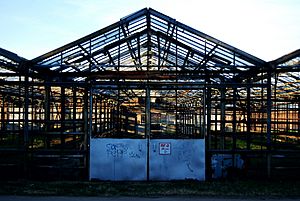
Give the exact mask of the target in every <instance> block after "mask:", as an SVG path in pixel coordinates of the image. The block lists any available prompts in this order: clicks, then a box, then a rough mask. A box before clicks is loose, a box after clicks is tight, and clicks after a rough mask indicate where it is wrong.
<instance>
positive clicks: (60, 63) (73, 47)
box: [31, 8, 266, 83]
mask: <svg viewBox="0 0 300 201" xmlns="http://www.w3.org/2000/svg"><path fill="white" fill-rule="evenodd" d="M31 62H33V65H34V66H35V67H36V69H37V70H38V69H40V70H42V69H44V70H45V69H51V71H52V72H55V74H56V75H58V74H68V76H70V77H73V80H78V81H80V80H85V79H86V78H89V79H96V78H97V79H99V78H100V79H101V78H120V79H122V78H121V76H125V75H126V77H125V78H126V79H136V78H137V77H139V78H142V79H143V77H144V78H145V79H149V76H150V78H151V76H152V78H158V79H165V78H166V77H164V76H162V75H161V73H162V72H163V73H167V74H168V73H169V74H168V75H169V77H168V78H170V79H171V78H172V76H170V74H171V75H173V74H172V73H175V72H176V79H177V78H178V77H177V76H178V74H185V78H186V75H195V74H196V75H197V77H198V78H200V77H201V76H200V77H199V76H198V75H200V74H202V75H203V76H204V74H203V73H204V72H209V73H210V74H211V75H212V79H213V80H211V81H212V82H216V83H219V82H220V80H223V81H224V80H227V81H228V80H231V79H234V78H239V79H241V77H244V76H246V75H247V76H249V74H248V72H249V71H251V73H253V72H255V71H256V70H254V69H253V68H255V69H260V68H261V67H264V66H265V65H266V62H265V61H263V60H261V59H259V58H257V57H254V56H252V55H250V54H248V53H246V52H244V51H241V50H239V49H237V48H235V47H233V46H230V45H228V44H226V43H223V42H221V41H219V40H217V39H215V38H213V37H211V36H209V35H207V34H204V33H202V32H200V31H198V30H195V29H193V28H191V27H189V26H187V25H184V24H182V23H180V22H178V21H176V20H175V19H173V18H170V17H168V16H166V15H164V14H162V13H159V12H157V11H155V10H153V9H151V8H144V9H142V10H140V11H138V12H135V13H133V14H131V15H129V16H126V17H124V18H122V19H121V20H120V21H119V22H116V23H114V24H112V25H110V26H108V27H105V28H103V29H101V30H99V31H96V32H94V33H92V34H90V35H87V36H85V37H83V38H81V39H79V40H76V41H74V42H71V43H69V44H67V45H65V46H63V47H60V48H58V49H56V50H53V51H51V52H49V53H46V54H44V55H41V56H39V57H37V58H35V59H33V60H32V61H31ZM104 71H106V72H104ZM120 71H126V74H125V75H124V73H123V74H120ZM138 71H139V72H138ZM78 72H80V77H78ZM145 72H147V75H145ZM255 75H256V74H253V76H255ZM214 76H215V77H216V78H215V79H214V78H213V77H214ZM70 77H69V78H70ZM173 78H174V76H173Z"/></svg>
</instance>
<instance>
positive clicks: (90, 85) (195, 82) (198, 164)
mask: <svg viewBox="0 0 300 201" xmlns="http://www.w3.org/2000/svg"><path fill="white" fill-rule="evenodd" d="M299 65H300V50H296V51H294V52H292V53H290V54H287V55H284V56H282V57H280V58H278V59H276V60H273V61H270V62H266V61H264V60H262V59H259V58H257V57H255V56H252V55H250V54H248V53H246V52H244V51H242V50H239V49H237V48H235V47H233V46H231V45H228V44H226V43H224V42H221V41H219V40H217V39H215V38H213V37H211V36H209V35H207V34H204V33H202V32H200V31H198V30H195V29H193V28H191V27H189V26H187V25H184V24H182V23H180V22H178V21H176V20H175V19H173V18H170V17H168V16H166V15H164V14H162V13H159V12H157V11H155V10H153V9H151V8H145V9H142V10H140V11H138V12H136V13H133V14H131V15H129V16H127V17H124V18H122V19H121V20H120V21H119V22H116V23H114V24H112V25H110V26H108V27H106V28H103V29H101V30H99V31H96V32H94V33H92V34H90V35H87V36H85V37H83V38H81V39H79V40H76V41H74V42H71V43H69V44H67V45H65V46H63V47H60V48H58V49H55V50H53V51H51V52H49V53H46V54H44V55H41V56H39V57H37V58H35V59H32V60H27V59H24V58H22V57H20V56H18V55H16V54H14V53H12V52H10V51H7V50H4V49H0V69H1V70H0V74H1V80H0V82H1V86H0V149H1V152H0V172H1V173H0V174H1V178H2V179H12V178H17V179H18V178H28V179H57V180H59V179H72V180H74V179H75V180H85V179H103V180H170V179H198V180H204V179H209V178H214V177H223V176H225V175H226V176H228V177H237V176H238V177H258V178H259V177H269V178H270V177H280V176H282V177H285V178H286V177H288V176H290V177H291V178H299V176H300V171H299V170H300V164H299V162H298V160H299V159H300V143H299V139H300V136H299V131H300V98H299V97H300V96H299V95H300V92H299V86H300V82H299V80H300V79H299V78H300V68H299V67H300V66H299ZM195 143H196V144H195ZM197 143H199V144H197ZM156 151H157V152H156ZM154 152H156V154H157V156H155V157H153V156H154V155H155V154H154ZM174 154H175V155H176V157H174ZM167 157H169V159H167ZM172 157H173V158H172ZM112 158H114V159H112ZM116 158H117V159H116ZM237 158H238V159H237ZM213 159H216V160H221V161H217V163H219V162H222V163H223V162H224V160H225V159H226V160H227V159H229V160H230V161H231V162H230V167H228V168H227V169H226V170H222V171H221V173H220V174H219V175H216V174H217V173H216V169H214V168H216V167H214V166H213V163H214V162H216V161H214V160H213ZM120 160H121V162H120ZM131 160H136V161H139V162H137V163H136V164H135V163H132V162H130V161H131ZM241 160H242V167H241V168H240V167H237V166H238V164H240V161H241ZM161 166H162V167H161ZM107 167H114V168H115V169H114V170H113V171H112V168H107ZM137 167H139V168H137ZM158 167H160V168H158ZM172 167H173V169H172ZM157 168H158V169H157ZM170 168H171V169H172V170H170ZM220 168H221V169H222V168H223V169H224V167H220ZM125 170H126V171H127V170H128V171H129V172H128V171H127V172H126V171H125ZM231 170H233V171H231ZM139 171H141V172H139ZM162 171H163V173H161V172H162ZM101 172H102V173H101ZM168 173H170V175H167V174H168ZM136 175H140V176H137V177H135V176H136ZM166 175H167V176H166ZM178 175H179V176H178Z"/></svg>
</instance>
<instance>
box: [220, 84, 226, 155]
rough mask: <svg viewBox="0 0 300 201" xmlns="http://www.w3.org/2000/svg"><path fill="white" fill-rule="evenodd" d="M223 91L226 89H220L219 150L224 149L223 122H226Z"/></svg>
mask: <svg viewBox="0 0 300 201" xmlns="http://www.w3.org/2000/svg"><path fill="white" fill-rule="evenodd" d="M225 90H226V88H221V100H220V104H221V136H220V148H221V150H224V149H225V120H226V116H225V105H226V104H225V99H226V95H225Z"/></svg>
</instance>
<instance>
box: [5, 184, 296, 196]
mask: <svg viewBox="0 0 300 201" xmlns="http://www.w3.org/2000/svg"><path fill="white" fill-rule="evenodd" d="M0 195H31V196H32V195H34V196H35V195H36V196H46V195H56V196H59V195H64V196H143V197H155V196H203V197H240V198H242V197H247V198H249V197H255V198H257V197H259V198H283V197H285V198H300V181H206V182H198V181H172V182H69V181H60V182H36V181H17V182H15V181H14V182H13V181H10V182H0Z"/></svg>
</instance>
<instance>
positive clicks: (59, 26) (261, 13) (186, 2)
mask: <svg viewBox="0 0 300 201" xmlns="http://www.w3.org/2000/svg"><path fill="white" fill-rule="evenodd" d="M145 7H151V8H153V9H155V10H157V11H159V12H162V13H164V14H165V15H167V16H169V17H172V18H174V19H176V20H177V21H179V22H182V23H184V24H186V25H188V26H191V27H193V28H195V29H197V30H199V31H201V32H203V33H206V34H208V35H210V36H212V37H214V38H216V39H218V40H220V41H222V42H225V43H227V44H230V45H232V46H234V47H236V48H238V49H241V50H243V51H245V52H247V53H249V54H252V55H254V56H256V57H258V58H260V59H263V60H265V61H271V60H274V59H277V58H278V57H281V56H283V55H285V54H288V53H290V52H292V51H294V50H297V49H300V0H0V18H1V20H0V27H1V28H0V47H1V48H3V49H6V50H9V51H12V52H14V53H16V54H18V55H19V56H21V57H24V58H26V59H33V58H35V57H38V56H40V55H42V54H45V53H47V52H49V51H51V50H54V49H56V48H58V47H61V46H63V45H65V44H67V43H70V42H72V41H74V40H77V39H79V38H81V37H84V36H86V35H88V34H90V33H92V32H95V31H97V30H99V29H102V28H104V27H106V26H109V25H110V24H112V23H114V22H117V21H119V20H120V19H121V18H122V17H125V16H127V15H129V14H132V13H134V12H136V11H138V10H140V9H143V8H145Z"/></svg>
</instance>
